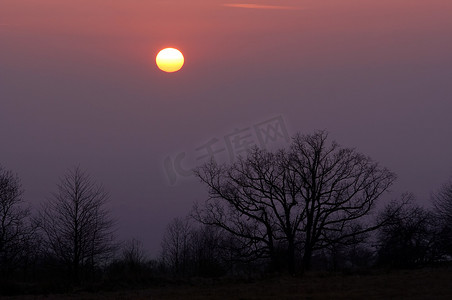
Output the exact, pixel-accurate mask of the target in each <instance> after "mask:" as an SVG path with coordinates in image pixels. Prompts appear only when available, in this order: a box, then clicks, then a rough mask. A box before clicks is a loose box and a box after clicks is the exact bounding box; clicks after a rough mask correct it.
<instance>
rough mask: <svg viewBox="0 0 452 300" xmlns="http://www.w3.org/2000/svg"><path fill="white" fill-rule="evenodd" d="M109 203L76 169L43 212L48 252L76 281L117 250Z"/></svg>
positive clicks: (91, 181) (97, 188)
mask: <svg viewBox="0 0 452 300" xmlns="http://www.w3.org/2000/svg"><path fill="white" fill-rule="evenodd" d="M108 199H109V196H108V193H107V192H106V191H105V190H104V188H103V187H102V186H101V185H98V184H96V183H95V182H94V180H93V179H92V178H91V176H90V175H88V174H87V173H86V172H84V171H82V170H81V169H80V167H75V168H73V169H71V170H69V171H68V173H67V174H66V175H65V176H64V177H63V178H61V180H60V183H59V184H58V191H57V192H56V193H54V194H53V197H52V198H51V199H50V200H49V201H48V202H47V203H45V204H44V206H43V208H42V211H41V212H40V227H41V228H42V230H43V233H44V236H45V241H46V247H47V250H48V251H49V252H50V253H51V254H53V255H54V256H55V257H56V258H58V259H60V260H61V261H62V262H64V263H65V265H66V266H67V267H69V269H70V270H71V274H72V276H73V280H75V281H78V280H79V279H80V275H81V268H83V267H91V268H92V267H94V266H96V265H97V264H98V263H100V262H101V261H102V260H104V259H106V258H108V257H109V255H110V254H111V253H112V251H113V250H114V248H115V242H114V231H115V221H114V219H113V218H112V217H111V216H110V213H109V211H108V210H107V209H106V207H105V205H106V203H107V201H108Z"/></svg>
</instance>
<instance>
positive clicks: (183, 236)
mask: <svg viewBox="0 0 452 300" xmlns="http://www.w3.org/2000/svg"><path fill="white" fill-rule="evenodd" d="M190 246H191V224H190V222H189V221H188V219H182V218H175V219H173V221H171V223H169V224H168V226H167V228H166V231H165V233H164V236H163V240H162V246H161V247H162V254H161V255H162V259H163V261H164V263H165V264H166V265H167V266H169V267H170V268H171V269H172V271H173V272H174V273H176V274H185V273H186V271H187V270H188V264H189V260H190Z"/></svg>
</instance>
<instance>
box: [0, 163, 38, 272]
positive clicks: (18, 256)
mask: <svg viewBox="0 0 452 300" xmlns="http://www.w3.org/2000/svg"><path fill="white" fill-rule="evenodd" d="M22 193H23V191H22V187H21V184H20V180H19V177H18V176H17V175H14V174H13V173H12V172H11V171H9V170H5V169H3V168H2V167H1V166H0V270H1V275H2V276H8V275H9V274H10V273H11V272H12V271H14V269H15V268H16V267H17V266H18V265H19V264H20V263H21V261H23V258H24V256H25V255H26V253H25V252H26V250H27V248H28V244H29V243H30V242H31V239H32V238H33V233H34V228H33V227H32V226H31V224H30V223H29V217H30V210H29V209H28V208H27V207H24V203H23V199H22Z"/></svg>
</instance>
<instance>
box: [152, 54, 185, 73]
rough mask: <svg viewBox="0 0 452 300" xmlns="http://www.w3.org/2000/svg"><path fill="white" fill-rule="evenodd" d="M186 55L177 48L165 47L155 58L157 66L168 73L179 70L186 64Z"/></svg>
mask: <svg viewBox="0 0 452 300" xmlns="http://www.w3.org/2000/svg"><path fill="white" fill-rule="evenodd" d="M184 61H185V60H184V56H183V55H182V52H180V51H179V50H177V49H175V48H165V49H163V50H160V52H159V53H158V54H157V57H156V58H155V62H156V63H157V67H158V68H159V69H160V70H162V71H164V72H168V73H173V72H177V71H179V70H180V69H181V68H182V66H183V65H184Z"/></svg>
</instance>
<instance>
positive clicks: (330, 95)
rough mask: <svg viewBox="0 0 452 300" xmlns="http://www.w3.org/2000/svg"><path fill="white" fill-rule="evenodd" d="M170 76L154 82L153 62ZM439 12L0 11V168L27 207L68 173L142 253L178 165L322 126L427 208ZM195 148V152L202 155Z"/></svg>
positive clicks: (449, 32) (89, 6)
mask: <svg viewBox="0 0 452 300" xmlns="http://www.w3.org/2000/svg"><path fill="white" fill-rule="evenodd" d="M166 47H175V48H177V49H179V50H180V51H182V53H183V54H184V56H185V64H184V66H183V68H182V69H181V70H180V71H178V72H176V73H165V72H162V71H160V70H158V68H157V67H156V65H155V56H156V54H157V53H158V51H159V50H161V49H163V48H166ZM451 53H452V2H451V1H450V0H429V1H426V0H410V1H408V0H341V1H337V0H321V1H319V0H315V1H314V0H309V1H308V0H306V1H303V0H299V1H295V0H280V1H251V0H250V1H245V2H241V1H236V0H231V1H228V0H224V1H220V0H192V1H186V0H146V1H145V0H110V1H106V0H89V1H88V0H77V1H75V0H64V1H62V0H0V140H1V142H0V164H1V165H2V166H3V167H4V168H7V169H10V170H13V171H14V172H16V173H17V174H18V175H19V177H20V178H21V180H22V185H23V188H24V189H25V194H24V198H25V200H26V201H27V202H28V203H30V204H31V205H32V206H33V207H35V208H38V207H39V205H40V203H42V202H44V201H46V199H48V198H49V197H50V195H51V193H52V192H54V191H55V190H56V184H57V183H58V180H59V178H60V177H61V176H62V175H64V174H65V172H66V171H67V170H68V168H71V167H73V166H75V165H80V166H81V168H83V169H85V170H87V171H88V172H89V173H90V174H91V175H92V176H93V177H94V178H95V179H96V181H97V182H99V183H102V184H103V185H104V187H105V188H106V189H107V190H108V191H109V193H110V195H111V202H110V204H109V208H110V209H111V212H112V214H113V215H114V216H115V217H116V218H117V219H118V224H119V229H118V237H119V238H120V239H130V238H135V239H139V240H141V241H143V243H144V245H145V247H146V249H148V251H149V253H150V255H157V254H158V251H159V247H160V241H161V238H162V235H163V232H164V230H165V227H166V225H167V224H168V223H169V222H170V221H171V220H172V219H173V218H174V217H178V216H185V215H186V214H187V213H188V212H189V211H190V209H191V207H192V205H193V202H194V201H203V200H204V199H205V198H206V196H207V193H206V189H205V187H204V186H203V185H202V184H201V183H200V182H199V181H198V180H197V179H196V178H195V177H194V176H192V175H190V174H191V173H190V169H191V168H193V167H195V166H197V165H199V164H201V163H203V162H204V161H206V157H208V154H209V153H211V154H212V153H213V155H214V158H215V159H216V160H218V161H219V162H226V163H227V162H230V161H231V160H234V159H235V158H236V157H237V155H239V154H240V153H242V154H243V152H241V151H242V150H243V147H242V148H240V146H243V142H246V143H247V144H256V145H258V146H261V147H266V148H268V149H275V148H277V147H282V146H285V145H287V143H288V139H289V138H290V136H292V135H293V134H295V133H296V132H300V133H303V134H309V133H313V132H314V131H315V130H327V131H328V132H329V134H330V138H331V140H336V141H337V142H339V143H340V144H341V145H343V146H345V147H354V148H356V149H357V150H358V151H360V152H362V153H364V154H366V155H369V156H370V157H372V158H373V159H374V160H376V161H378V162H379V163H380V164H381V165H382V166H385V167H387V168H389V169H390V170H391V171H393V172H395V173H396V174H397V175H398V180H397V182H396V183H395V184H394V186H393V187H392V188H391V191H390V192H391V193H390V194H389V196H388V197H393V198H395V197H397V196H398V195H399V194H400V193H402V192H407V191H408V192H412V193H414V195H415V196H416V197H417V199H418V201H420V202H422V203H424V204H426V205H428V204H429V199H430V194H431V192H433V191H435V190H436V189H437V188H438V187H439V186H440V185H441V184H443V183H444V182H446V181H447V180H448V179H449V178H451V177H452V155H451V154H452V117H451V113H452V84H451V82H452V55H451ZM209 151H210V152H209Z"/></svg>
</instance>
